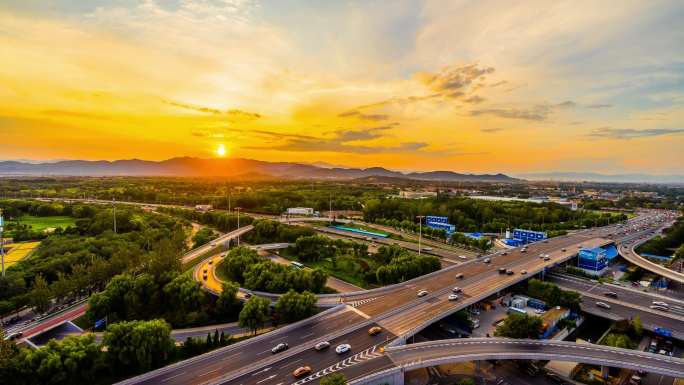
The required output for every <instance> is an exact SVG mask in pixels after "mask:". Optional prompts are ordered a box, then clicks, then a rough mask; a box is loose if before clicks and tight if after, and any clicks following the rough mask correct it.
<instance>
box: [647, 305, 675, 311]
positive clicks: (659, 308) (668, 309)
mask: <svg viewBox="0 0 684 385" xmlns="http://www.w3.org/2000/svg"><path fill="white" fill-rule="evenodd" d="M649 307H650V308H651V309H653V310H660V311H670V308H669V307H666V306H660V305H651V306H649Z"/></svg>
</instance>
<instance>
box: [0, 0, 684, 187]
mask: <svg viewBox="0 0 684 385" xmlns="http://www.w3.org/2000/svg"><path fill="white" fill-rule="evenodd" d="M580 3H581V4H580ZM682 16H684V4H681V3H678V2H673V1H654V2H648V3H644V2H624V3H621V4H620V7H615V6H613V5H610V4H597V3H594V2H584V3H582V2H569V1H568V2H554V3H553V4H546V3H545V2H525V3H519V4H515V5H509V4H508V2H506V3H502V2H494V1H491V2H477V3H467V2H431V1H428V2H416V1H407V2H396V3H393V6H392V7H387V6H385V4H384V3H382V2H371V3H367V2H294V1H293V2H269V1H263V2H253V1H228V0H225V1H223V0H213V1H212V0H207V1H199V2H190V1H184V0H179V1H152V0H147V1H133V0H131V1H120V2H110V1H104V0H98V1H91V2H87V3H80V2H76V3H74V2H72V1H68V0H56V1H50V2H38V1H28V2H27V1H18V0H17V1H14V0H10V1H6V2H3V4H1V5H0V22H1V24H0V25H3V27H2V28H0V55H2V56H3V58H6V59H5V63H3V65H2V66H0V85H1V86H0V133H1V134H2V137H3V139H2V141H0V158H1V159H35V160H49V159H87V160H100V159H105V160H115V159H129V158H140V159H149V160H163V159H168V158H173V157H180V156H193V157H202V158H208V157H212V156H219V154H218V153H217V151H218V150H219V148H223V149H224V152H225V154H224V155H225V156H230V157H239V158H251V159H259V160H265V161H288V162H302V163H313V162H326V163H330V164H336V165H343V166H347V167H372V166H382V167H386V168H389V169H396V170H416V171H418V170H423V171H425V170H437V169H439V170H453V171H457V172H474V173H484V172H506V173H513V174H516V173H517V174H521V173H527V172H545V171H578V172H598V173H606V174H620V173H650V174H679V173H680V171H679V170H680V169H681V164H682V163H684V154H682V151H681V149H682V148H684V108H683V104H684V92H683V90H684V50H682V49H681V47H680V46H681V43H682V42H683V41H684V27H682V26H681V23H679V22H678V21H679V20H681V18H682Z"/></svg>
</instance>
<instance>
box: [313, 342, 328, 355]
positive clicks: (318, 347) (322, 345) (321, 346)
mask: <svg viewBox="0 0 684 385" xmlns="http://www.w3.org/2000/svg"><path fill="white" fill-rule="evenodd" d="M329 347H330V342H328V341H321V342H319V343H317V344H316V345H314V349H315V350H317V351H319V352H320V351H321V350H325V349H327V348H329Z"/></svg>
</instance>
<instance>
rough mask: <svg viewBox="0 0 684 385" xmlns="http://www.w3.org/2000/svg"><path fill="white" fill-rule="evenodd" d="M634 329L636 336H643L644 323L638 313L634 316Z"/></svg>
mask: <svg viewBox="0 0 684 385" xmlns="http://www.w3.org/2000/svg"><path fill="white" fill-rule="evenodd" d="M632 329H633V331H634V334H635V336H636V337H641V335H642V334H643V333H644V325H643V324H642V323H641V317H640V316H639V315H638V314H637V315H635V316H634V318H632Z"/></svg>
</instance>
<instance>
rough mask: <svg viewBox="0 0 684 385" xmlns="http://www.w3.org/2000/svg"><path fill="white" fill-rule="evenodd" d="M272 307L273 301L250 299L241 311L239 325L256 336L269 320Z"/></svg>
mask: <svg viewBox="0 0 684 385" xmlns="http://www.w3.org/2000/svg"><path fill="white" fill-rule="evenodd" d="M270 306H271V301H269V300H268V299H266V298H262V297H256V296H254V297H252V298H250V299H249V300H248V301H247V302H246V303H245V305H244V306H243V307H242V311H240V317H239V320H238V324H239V325H240V327H243V328H248V329H249V330H252V331H253V332H254V334H256V332H257V330H258V329H259V328H260V327H263V326H264V323H265V322H266V320H267V319H268V316H269V309H270Z"/></svg>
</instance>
